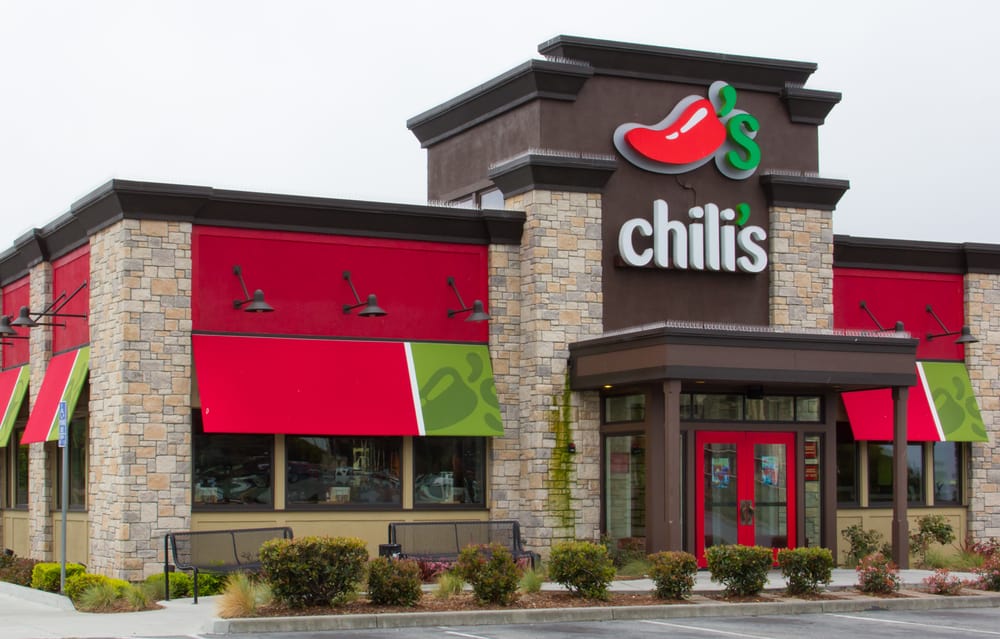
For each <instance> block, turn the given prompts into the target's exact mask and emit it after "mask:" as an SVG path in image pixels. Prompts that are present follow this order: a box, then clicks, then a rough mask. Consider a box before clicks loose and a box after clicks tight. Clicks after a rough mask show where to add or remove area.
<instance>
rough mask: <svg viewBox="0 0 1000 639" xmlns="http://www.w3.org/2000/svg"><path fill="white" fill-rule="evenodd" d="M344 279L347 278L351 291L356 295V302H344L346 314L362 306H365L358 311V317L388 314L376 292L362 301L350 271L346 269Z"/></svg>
mask: <svg viewBox="0 0 1000 639" xmlns="http://www.w3.org/2000/svg"><path fill="white" fill-rule="evenodd" d="M344 279H345V280H347V283H348V285H350V287H351V293H352V294H353V295H354V304H344V314H345V315H348V314H350V312H351V311H353V310H354V309H356V308H361V307H362V306H364V308H362V309H361V310H360V311H358V317H382V316H383V315H387V313H386V312H385V311H384V310H383V309H382V307H380V306H379V305H378V300H377V299H376V297H375V294H374V293H372V294H371V295H369V296H368V299H367V301H364V302H362V301H361V297H359V296H358V289H356V288H354V282H353V281H352V280H351V272H350V271H344Z"/></svg>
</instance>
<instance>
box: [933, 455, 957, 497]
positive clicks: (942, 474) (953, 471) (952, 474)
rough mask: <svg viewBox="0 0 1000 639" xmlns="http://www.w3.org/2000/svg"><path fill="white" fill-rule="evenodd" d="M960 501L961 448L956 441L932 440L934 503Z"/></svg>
mask: <svg viewBox="0 0 1000 639" xmlns="http://www.w3.org/2000/svg"><path fill="white" fill-rule="evenodd" d="M961 501H962V449H961V447H960V445H959V444H958V443H957V442H934V503H935V504H959V503H961Z"/></svg>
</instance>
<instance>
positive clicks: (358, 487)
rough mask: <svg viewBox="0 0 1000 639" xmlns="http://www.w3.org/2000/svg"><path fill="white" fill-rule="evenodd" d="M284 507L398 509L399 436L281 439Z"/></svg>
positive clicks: (400, 491)
mask: <svg viewBox="0 0 1000 639" xmlns="http://www.w3.org/2000/svg"><path fill="white" fill-rule="evenodd" d="M285 449H286V451H287V455H286V458H287V466H286V468H287V473H288V483H287V487H286V492H285V503H286V504H287V505H288V506H302V505H306V504H326V505H330V506H343V505H354V506H391V507H399V506H402V504H403V492H402V485H401V483H400V481H399V477H400V474H399V473H400V460H401V459H402V456H403V440H402V438H400V437H298V436H291V435H290V436H288V437H286V438H285Z"/></svg>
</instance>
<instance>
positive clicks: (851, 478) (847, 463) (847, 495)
mask: <svg viewBox="0 0 1000 639" xmlns="http://www.w3.org/2000/svg"><path fill="white" fill-rule="evenodd" d="M859 450H860V449H859V448H858V442H856V441H854V434H853V433H852V432H851V426H850V424H847V423H845V422H840V423H838V424H837V502H838V503H841V504H847V505H855V504H857V503H858V452H859Z"/></svg>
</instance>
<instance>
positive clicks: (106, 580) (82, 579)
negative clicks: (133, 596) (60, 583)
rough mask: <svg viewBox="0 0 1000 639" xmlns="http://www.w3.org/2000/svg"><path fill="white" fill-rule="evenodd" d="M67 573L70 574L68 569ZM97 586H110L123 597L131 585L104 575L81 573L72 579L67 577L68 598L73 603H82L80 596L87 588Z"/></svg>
mask: <svg viewBox="0 0 1000 639" xmlns="http://www.w3.org/2000/svg"><path fill="white" fill-rule="evenodd" d="M66 572H69V570H68V569H67V571H66ZM95 584H110V585H111V587H112V588H115V589H116V592H117V593H118V594H119V595H121V593H122V592H124V591H125V588H126V587H127V586H128V585H129V584H128V582H127V581H123V580H121V579H112V578H110V577H105V576H104V575H95V574H92V573H89V572H81V573H77V574H75V575H73V576H72V577H66V596H67V597H69V598H70V599H71V600H72V601H73V603H74V604H75V603H78V602H79V601H80V595H82V594H83V591H85V590H86V589H87V588H90V587H91V586H93V585H95Z"/></svg>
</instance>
